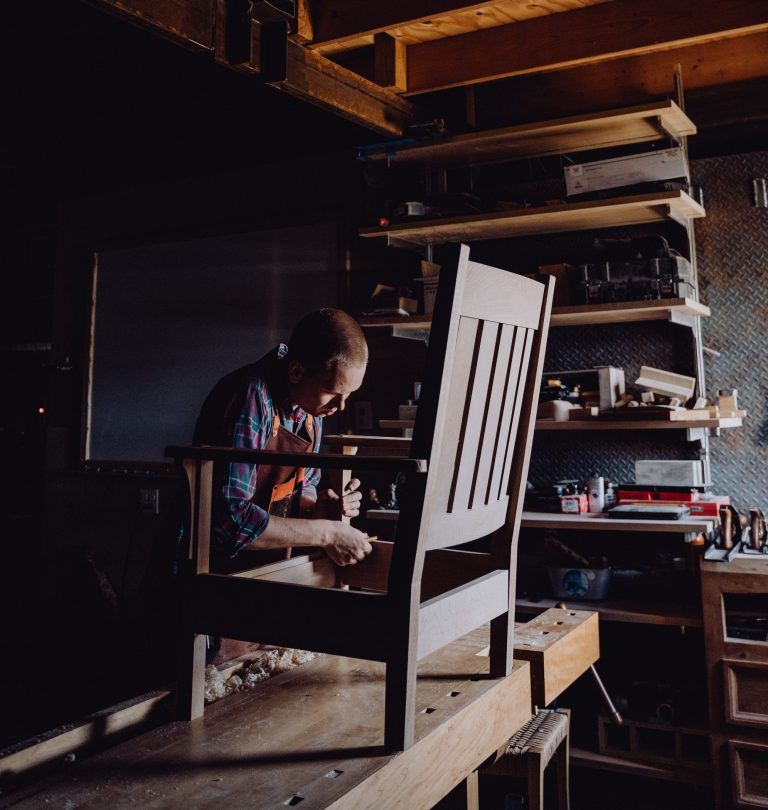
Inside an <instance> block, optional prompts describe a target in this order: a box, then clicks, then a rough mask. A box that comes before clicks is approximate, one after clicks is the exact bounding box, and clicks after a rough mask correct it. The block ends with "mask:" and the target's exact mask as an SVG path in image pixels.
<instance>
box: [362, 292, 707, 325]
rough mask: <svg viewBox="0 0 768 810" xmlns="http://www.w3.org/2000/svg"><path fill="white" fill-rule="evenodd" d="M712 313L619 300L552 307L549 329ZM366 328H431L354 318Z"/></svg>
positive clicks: (428, 320)
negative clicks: (606, 302) (608, 302)
mask: <svg viewBox="0 0 768 810" xmlns="http://www.w3.org/2000/svg"><path fill="white" fill-rule="evenodd" d="M710 315H711V310H710V308H709V307H708V306H706V305H705V304H702V303H701V302H699V301H694V300H693V299H692V298H666V299H660V300H656V301H620V302H617V303H614V304H591V305H589V306H568V307H554V308H553V309H552V318H551V320H550V322H549V324H550V326H591V325H597V324H610V323H640V322H644V321H672V322H676V321H679V320H680V319H681V317H685V318H708V317H709V316H710ZM357 320H358V322H359V323H360V325H361V326H363V327H365V328H366V329H382V328H394V327H397V328H398V329H425V328H427V327H429V326H431V325H432V316H431V315H409V316H405V315H402V316H397V315H394V316H393V315H390V316H383V315H380V316H367V317H365V316H364V317H360V318H358V319H357Z"/></svg>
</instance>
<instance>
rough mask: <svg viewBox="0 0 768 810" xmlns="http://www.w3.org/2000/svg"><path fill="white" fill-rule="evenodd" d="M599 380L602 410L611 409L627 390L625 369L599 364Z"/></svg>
mask: <svg viewBox="0 0 768 810" xmlns="http://www.w3.org/2000/svg"><path fill="white" fill-rule="evenodd" d="M597 380H598V384H599V386H600V410H601V411H610V410H612V409H613V408H615V407H616V403H617V402H618V401H619V400H620V399H621V395H622V394H623V393H625V391H626V390H627V387H626V382H625V380H624V369H623V368H619V367H618V366H597Z"/></svg>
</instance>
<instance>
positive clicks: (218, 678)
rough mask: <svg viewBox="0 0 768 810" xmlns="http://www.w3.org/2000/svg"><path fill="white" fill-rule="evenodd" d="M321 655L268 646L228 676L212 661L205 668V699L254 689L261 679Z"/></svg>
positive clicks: (208, 701)
mask: <svg viewBox="0 0 768 810" xmlns="http://www.w3.org/2000/svg"><path fill="white" fill-rule="evenodd" d="M318 655H319V653H313V652H308V651H307V650H293V649H290V648H288V647H277V648H275V649H273V650H265V651H264V653H263V654H261V655H259V657H258V658H256V659H254V660H253V661H250V662H249V663H247V664H244V665H243V666H242V667H241V668H240V669H239V670H238V671H237V672H235V673H234V674H233V675H230V676H229V677H225V675H224V673H222V672H219V670H218V669H216V667H215V666H213V664H209V665H208V666H207V667H206V668H205V702H206V703H215V702H216V701H217V700H221V698H223V697H226V696H227V695H231V694H233V693H234V692H243V691H246V690H248V689H252V688H253V687H254V686H256V684H257V683H259V682H260V681H264V680H266V679H267V678H271V677H272V676H273V675H279V674H280V673H281V672H287V671H288V670H289V669H293V668H294V667H297V666H300V665H301V664H306V663H307V661H311V660H312V659H313V658H317V656H318Z"/></svg>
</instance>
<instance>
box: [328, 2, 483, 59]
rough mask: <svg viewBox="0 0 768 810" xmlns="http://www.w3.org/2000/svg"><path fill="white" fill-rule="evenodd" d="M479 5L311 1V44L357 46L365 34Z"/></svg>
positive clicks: (479, 5) (411, 23) (478, 5)
mask: <svg viewBox="0 0 768 810" xmlns="http://www.w3.org/2000/svg"><path fill="white" fill-rule="evenodd" d="M485 5H488V3H485ZM482 6H483V3H471V2H467V0H385V2H382V0H369V2H360V0H314V2H313V3H312V19H313V23H314V29H315V30H314V40H313V42H312V47H314V48H321V49H323V50H333V47H332V46H334V45H341V44H344V43H349V42H352V43H353V44H354V45H356V46H357V45H360V44H365V38H366V37H373V35H374V34H379V33H382V32H383V31H387V30H389V29H391V28H396V27H398V26H402V25H413V24H414V23H420V22H425V21H431V20H432V18H433V17H438V16H440V15H445V14H450V13H453V12H457V11H472V10H474V9H478V8H481V7H482Z"/></svg>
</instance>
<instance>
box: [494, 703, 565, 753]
mask: <svg viewBox="0 0 768 810" xmlns="http://www.w3.org/2000/svg"><path fill="white" fill-rule="evenodd" d="M567 736H568V715H567V713H566V712H565V711H561V710H550V709H539V710H538V711H537V712H536V714H535V715H534V716H533V717H532V718H531V719H530V720H529V721H528V722H527V723H526V724H525V725H524V726H523V727H522V728H521V729H520V730H519V731H518V732H517V733H516V734H515V735H514V737H511V738H510V740H509V742H508V743H507V748H506V751H505V752H504V756H508V757H518V756H522V755H523V754H527V753H529V752H530V753H533V754H538V755H539V756H540V757H541V759H542V764H543V766H546V764H547V763H548V762H549V761H550V760H551V759H552V757H553V756H554V754H555V751H557V748H558V746H559V745H560V743H561V742H563V740H565V738H566V737H567Z"/></svg>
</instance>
